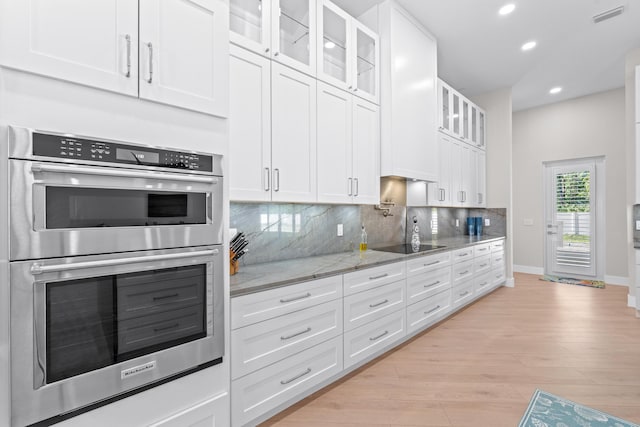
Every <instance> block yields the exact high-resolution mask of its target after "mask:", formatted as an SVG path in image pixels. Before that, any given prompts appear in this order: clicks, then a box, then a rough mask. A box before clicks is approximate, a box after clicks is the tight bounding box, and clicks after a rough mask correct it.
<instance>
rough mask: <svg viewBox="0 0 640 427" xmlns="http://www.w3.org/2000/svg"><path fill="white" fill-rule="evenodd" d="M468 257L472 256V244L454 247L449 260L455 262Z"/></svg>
mask: <svg viewBox="0 0 640 427" xmlns="http://www.w3.org/2000/svg"><path fill="white" fill-rule="evenodd" d="M470 258H473V246H468V247H466V248H462V249H456V250H455V251H452V252H451V260H452V261H453V262H454V263H457V262H460V261H466V260H468V259H470Z"/></svg>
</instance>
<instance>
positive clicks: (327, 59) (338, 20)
mask: <svg viewBox="0 0 640 427" xmlns="http://www.w3.org/2000/svg"><path fill="white" fill-rule="evenodd" d="M322 10H323V12H322V13H323V19H322V25H323V28H322V46H323V47H322V59H323V60H322V70H323V71H324V73H325V74H327V75H329V76H331V77H335V78H336V79H338V80H340V81H341V82H345V83H346V81H347V21H346V20H345V19H344V18H342V17H341V16H340V15H338V14H337V13H335V12H334V11H332V10H331V9H329V8H327V7H326V6H325V7H323V8H322Z"/></svg>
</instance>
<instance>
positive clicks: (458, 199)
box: [450, 140, 468, 206]
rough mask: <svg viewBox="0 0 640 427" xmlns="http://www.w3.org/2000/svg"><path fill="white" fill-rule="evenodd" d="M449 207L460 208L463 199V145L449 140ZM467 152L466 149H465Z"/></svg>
mask: <svg viewBox="0 0 640 427" xmlns="http://www.w3.org/2000/svg"><path fill="white" fill-rule="evenodd" d="M450 146H451V205H452V206H461V205H462V201H463V200H464V197H463V193H462V192H463V185H462V173H463V149H464V147H463V143H462V142H460V141H454V140H451V144H450ZM467 150H468V149H467Z"/></svg>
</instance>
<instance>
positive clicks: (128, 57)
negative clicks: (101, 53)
mask: <svg viewBox="0 0 640 427" xmlns="http://www.w3.org/2000/svg"><path fill="white" fill-rule="evenodd" d="M124 39H125V40H126V42H127V72H126V74H125V75H124V76H125V77H126V78H130V77H131V36H130V35H129V34H126V35H125V36H124Z"/></svg>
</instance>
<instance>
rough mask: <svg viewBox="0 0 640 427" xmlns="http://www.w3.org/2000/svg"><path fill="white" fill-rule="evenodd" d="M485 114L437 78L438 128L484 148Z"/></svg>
mask: <svg viewBox="0 0 640 427" xmlns="http://www.w3.org/2000/svg"><path fill="white" fill-rule="evenodd" d="M485 120H486V115H485V112H484V110H482V109H481V108H480V107H478V106H477V105H476V104H474V103H473V102H471V101H469V99H467V98H465V97H464V96H463V95H462V94H461V93H460V92H458V91H456V90H455V89H454V88H452V87H451V86H450V85H448V84H447V83H445V82H444V81H442V80H440V79H438V129H439V130H440V131H442V132H444V133H446V134H448V135H451V136H453V137H455V138H458V139H460V140H462V141H464V142H466V143H468V144H471V145H473V146H475V147H477V148H480V149H482V150H484V149H485V148H486V130H485Z"/></svg>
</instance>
